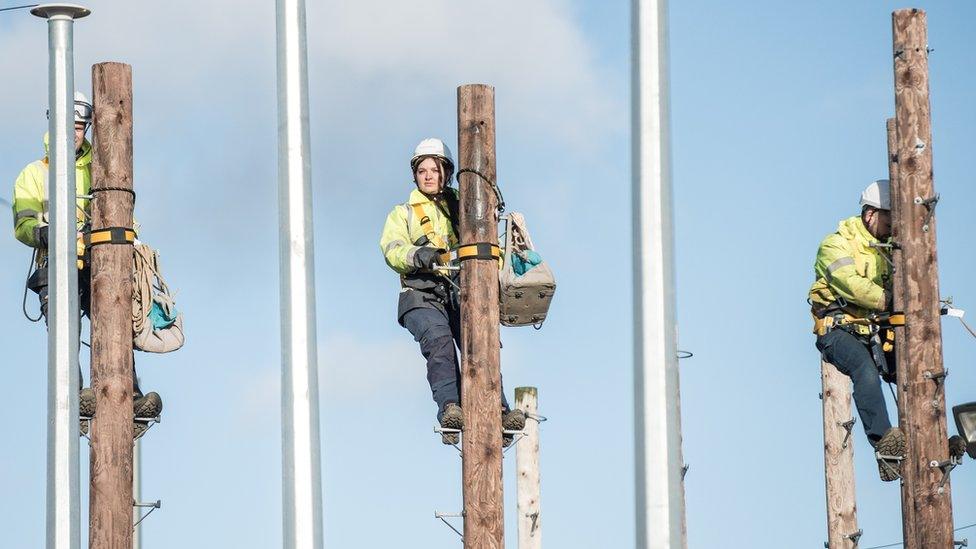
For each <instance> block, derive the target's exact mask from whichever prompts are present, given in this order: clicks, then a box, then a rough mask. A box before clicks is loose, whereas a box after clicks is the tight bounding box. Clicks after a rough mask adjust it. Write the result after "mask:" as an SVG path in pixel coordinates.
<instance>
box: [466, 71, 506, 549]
mask: <svg viewBox="0 0 976 549" xmlns="http://www.w3.org/2000/svg"><path fill="white" fill-rule="evenodd" d="M457 112H458V156H459V158H458V163H459V168H460V169H459V170H458V181H459V185H460V217H461V220H460V234H459V235H458V236H459V241H460V244H459V247H458V257H459V258H460V259H461V290H460V292H461V380H462V382H461V395H462V405H463V410H464V418H465V423H464V437H463V441H462V444H463V445H462V453H463V464H462V477H463V486H464V547H465V549H500V548H502V547H504V544H505V542H504V530H505V529H504V511H503V503H504V502H503V497H502V415H501V410H500V406H499V403H500V402H501V399H502V395H501V370H500V364H499V360H500V344H499V305H498V259H499V256H500V252H499V248H498V214H497V211H496V210H497V207H498V205H499V202H498V197H497V195H496V193H495V192H493V189H495V188H497V187H495V91H494V88H492V87H491V86H487V85H484V84H468V85H464V86H460V87H458V110H457Z"/></svg>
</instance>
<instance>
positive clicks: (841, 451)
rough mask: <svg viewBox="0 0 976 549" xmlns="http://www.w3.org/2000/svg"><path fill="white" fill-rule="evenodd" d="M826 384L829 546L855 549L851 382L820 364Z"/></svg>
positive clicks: (855, 502) (855, 507) (825, 454)
mask: <svg viewBox="0 0 976 549" xmlns="http://www.w3.org/2000/svg"><path fill="white" fill-rule="evenodd" d="M820 377H821V380H822V381H823V393H821V394H822V396H821V399H822V400H823V422H824V477H825V478H826V488H827V547H829V548H830V549H856V548H857V542H858V540H859V538H860V537H861V531H860V530H859V529H858V527H857V501H856V496H855V489H854V437H853V433H854V420H853V419H852V416H851V379H850V378H849V377H847V376H845V375H844V374H842V373H840V372H838V371H837V368H835V367H834V365H833V364H830V363H829V362H825V361H821V363H820Z"/></svg>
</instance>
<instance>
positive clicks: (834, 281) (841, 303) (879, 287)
mask: <svg viewBox="0 0 976 549" xmlns="http://www.w3.org/2000/svg"><path fill="white" fill-rule="evenodd" d="M872 244H874V245H877V244H879V242H878V240H877V239H876V238H874V237H873V236H871V233H869V232H868V229H867V227H865V226H864V222H863V221H861V217H860V216H854V217H850V218H848V219H845V220H843V221H841V222H840V225H839V226H838V227H837V232H835V233H833V234H830V235H828V236H827V237H826V238H824V239H823V242H821V243H820V249H819V250H818V251H817V260H816V262H815V263H814V266H813V269H814V271H815V272H816V276H817V280H816V282H814V283H813V286H811V287H810V304H811V306H812V312H813V315H814V316H815V317H818V318H819V317H822V316H824V314H829V313H832V312H834V311H838V312H840V311H841V310H843V312H845V313H847V314H849V315H851V316H854V317H858V318H863V317H865V316H866V315H868V314H870V313H878V312H882V311H884V309H885V303H886V297H887V295H888V293H890V292H891V287H890V286H889V283H890V278H891V269H890V267H889V264H888V260H887V258H886V255H885V254H884V252H883V251H882V250H881V249H879V248H877V247H872V246H871V245H872Z"/></svg>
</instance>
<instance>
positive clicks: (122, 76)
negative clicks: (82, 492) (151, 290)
mask: <svg viewBox="0 0 976 549" xmlns="http://www.w3.org/2000/svg"><path fill="white" fill-rule="evenodd" d="M92 87H93V88H94V101H93V105H94V107H95V124H94V130H93V133H92V135H93V137H94V140H95V152H94V158H93V161H92V194H93V195H94V197H95V198H94V200H93V201H92V236H91V240H92V242H93V245H92V246H91V248H90V255H91V284H92V293H91V301H92V303H91V305H92V307H91V370H92V371H91V378H92V388H93V389H94V391H95V398H96V402H97V403H98V405H97V408H96V411H95V418H94V420H93V423H92V430H91V431H92V433H91V494H90V496H89V501H90V505H89V532H88V545H89V547H90V548H91V549H128V548H129V547H131V546H132V413H133V412H132V244H131V241H129V242H127V240H128V239H127V238H125V231H124V230H122V231H119V230H117V229H118V228H123V229H131V228H132V209H133V203H134V201H135V200H134V199H135V195H134V194H133V193H132V67H130V66H129V65H125V64H122V63H99V64H97V65H94V66H93V67H92ZM109 228H111V229H112V230H111V231H108V232H99V231H100V230H102V229H109ZM118 233H121V234H118ZM100 236H103V237H106V238H109V239H110V241H109V242H106V243H104V244H100V245H99V244H94V243H95V242H97V241H99V240H100V238H99V237H100Z"/></svg>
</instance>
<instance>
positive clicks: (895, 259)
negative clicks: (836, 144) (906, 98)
mask: <svg viewBox="0 0 976 549" xmlns="http://www.w3.org/2000/svg"><path fill="white" fill-rule="evenodd" d="M885 131H886V133H887V135H888V181H889V182H890V186H891V218H892V219H893V220H894V219H897V218H898V216H899V215H900V207H901V204H905V203H908V204H911V203H912V199H911V197H909V196H908V195H907V194H904V190H903V188H902V185H899V183H898V131H897V128H896V125H895V119H894V118H889V119H888V120H887V121H886V123H885ZM891 229H892V230H891V240H892V242H899V241H900V238H901V234H899V229H900V227H899V226H898V225H897V224H895V223H892V227H891ZM891 264H892V280H891V282H892V297H893V300H892V303H893V306H892V309H893V310H895V311H904V310H905V277H904V276H903V274H904V271H905V264H904V260H903V258H902V253H901V249H900V248H899V247H897V246H895V247H893V248H892V249H891ZM894 330H895V349H896V351H895V376H896V377H897V379H908V375H909V374H908V370H907V368H908V361H907V360H906V357H907V356H908V353H907V351H904V352H902V351H901V350H902V348H903V346H904V343H903V342H904V341H905V328H904V327H903V326H896V327H895V328H894ZM895 385H897V394H898V425H901V426H904V425H908V420H907V418H906V414H907V411H908V408H909V406H908V403H909V402H911V396H912V395H911V393H910V392H909V391H908V390H907V389H908V387H909V385H908V384H907V383H896V384H895ZM905 454H906V455H909V454H911V451H910V450H906V452H905ZM914 486H915V470H914V468H911V467H902V469H901V506H902V511H903V513H902V516H903V517H904V520H903V521H902V539H904V540H905V542H904V547H905V549H920V548H919V547H918V539H917V538H916V536H915V513H913V512H908V510H909V509H912V507H913V505H914V495H913V494H914V492H915V491H914Z"/></svg>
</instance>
